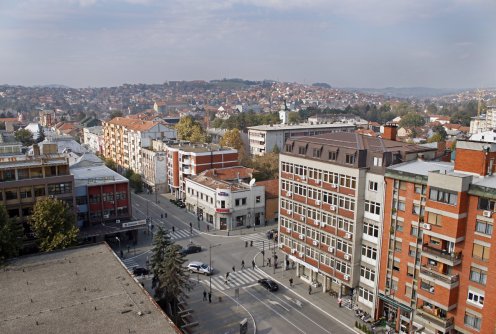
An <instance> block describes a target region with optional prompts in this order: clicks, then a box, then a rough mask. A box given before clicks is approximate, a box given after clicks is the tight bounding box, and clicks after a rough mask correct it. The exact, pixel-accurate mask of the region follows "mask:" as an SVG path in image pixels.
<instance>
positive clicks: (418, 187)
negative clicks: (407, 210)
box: [415, 184, 427, 195]
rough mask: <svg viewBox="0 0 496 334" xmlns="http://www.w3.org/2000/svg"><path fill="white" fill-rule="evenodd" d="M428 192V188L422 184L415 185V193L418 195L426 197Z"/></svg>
mask: <svg viewBox="0 0 496 334" xmlns="http://www.w3.org/2000/svg"><path fill="white" fill-rule="evenodd" d="M426 191H427V187H426V186H424V185H422V184H416V185H415V192H416V193H417V194H422V195H425V193H426Z"/></svg>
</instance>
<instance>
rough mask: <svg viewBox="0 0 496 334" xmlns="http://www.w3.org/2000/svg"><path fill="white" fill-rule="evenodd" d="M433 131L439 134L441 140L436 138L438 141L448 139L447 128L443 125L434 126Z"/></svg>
mask: <svg viewBox="0 0 496 334" xmlns="http://www.w3.org/2000/svg"><path fill="white" fill-rule="evenodd" d="M432 131H433V132H434V134H438V135H439V139H440V140H436V141H444V140H446V137H448V134H447V133H446V130H445V129H444V126H442V125H436V126H435V127H433V128H432Z"/></svg>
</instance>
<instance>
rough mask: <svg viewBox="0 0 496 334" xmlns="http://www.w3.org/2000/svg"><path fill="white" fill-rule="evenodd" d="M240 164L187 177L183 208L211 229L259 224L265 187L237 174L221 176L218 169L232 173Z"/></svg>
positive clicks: (262, 221) (261, 224)
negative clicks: (203, 221)
mask: <svg viewBox="0 0 496 334" xmlns="http://www.w3.org/2000/svg"><path fill="white" fill-rule="evenodd" d="M244 168H245V167H234V168H222V169H211V170H207V171H205V172H203V173H201V174H200V175H196V176H192V177H190V178H187V179H186V200H185V202H186V208H187V210H188V211H189V212H192V213H194V214H195V215H196V216H197V218H198V220H205V221H206V222H207V223H209V224H211V226H212V228H214V229H219V230H228V231H232V230H234V229H239V228H246V227H251V226H254V227H256V226H263V225H264V217H265V214H264V211H265V187H264V186H259V185H256V184H255V181H249V182H244V181H243V180H242V179H241V178H239V179H236V178H233V179H226V178H223V177H222V173H223V174H224V175H225V174H226V172H229V171H233V173H234V175H235V174H236V171H238V172H237V173H240V172H239V170H241V169H244ZM246 169H247V170H250V171H251V172H253V170H251V169H249V168H246ZM212 171H213V173H212ZM217 172H219V174H217ZM233 173H231V174H233ZM241 173H242V172H241ZM252 180H253V179H252Z"/></svg>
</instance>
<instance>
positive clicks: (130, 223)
mask: <svg viewBox="0 0 496 334" xmlns="http://www.w3.org/2000/svg"><path fill="white" fill-rule="evenodd" d="M141 225H146V220H145V219H143V220H136V221H134V222H127V223H122V227H133V226H141Z"/></svg>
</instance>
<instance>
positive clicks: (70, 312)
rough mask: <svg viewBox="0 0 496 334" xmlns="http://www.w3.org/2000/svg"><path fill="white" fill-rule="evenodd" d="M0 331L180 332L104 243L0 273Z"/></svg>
mask: <svg viewBox="0 0 496 334" xmlns="http://www.w3.org/2000/svg"><path fill="white" fill-rule="evenodd" d="M0 295H1V296H2V301H3V302H2V303H0V333H22V334H25V333H33V334H34V333H61V334H62V333H64V334H65V333H110V334H112V333H116V334H117V333H118V334H122V333H140V334H141V333H145V334H147V333H180V331H179V330H177V329H176V327H175V326H174V325H173V324H172V323H171V322H170V319H169V318H168V317H167V316H166V315H165V314H164V313H163V312H162V311H161V310H160V309H159V308H158V306H157V305H156V304H155V303H154V302H153V300H152V298H151V297H150V295H149V294H148V293H147V292H146V291H145V290H144V289H143V288H142V287H141V285H140V284H139V283H138V282H136V281H135V280H134V278H133V277H132V276H131V275H130V274H129V273H128V272H127V270H126V269H125V268H124V266H123V264H122V263H121V262H120V260H119V259H118V258H117V256H116V255H115V254H114V253H113V252H112V250H111V249H110V248H109V247H108V246H107V245H106V244H103V243H102V244H97V245H91V246H86V247H79V248H74V249H69V250H64V251H57V252H51V253H41V254H37V255H34V256H28V257H23V258H19V259H16V260H14V261H13V262H12V263H11V264H9V265H7V266H6V267H5V268H3V269H2V270H1V271H0Z"/></svg>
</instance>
